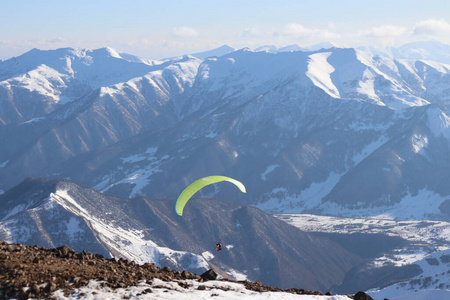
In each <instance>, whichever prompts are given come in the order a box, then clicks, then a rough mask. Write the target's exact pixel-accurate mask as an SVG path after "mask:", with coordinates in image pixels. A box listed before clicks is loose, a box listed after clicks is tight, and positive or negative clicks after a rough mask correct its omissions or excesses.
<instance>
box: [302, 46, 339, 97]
mask: <svg viewBox="0 0 450 300" xmlns="http://www.w3.org/2000/svg"><path fill="white" fill-rule="evenodd" d="M331 54H332V53H331V52H322V53H315V54H311V55H310V56H308V57H309V61H308V71H307V72H306V76H308V77H309V79H311V81H312V82H313V83H314V85H316V86H317V87H319V88H321V89H322V90H323V91H324V92H325V93H327V94H328V95H330V96H331V97H333V98H340V95H339V90H338V89H337V88H336V86H335V85H334V84H333V81H332V80H331V76H330V75H331V73H333V72H334V71H335V69H334V68H333V66H332V65H330V64H329V63H328V61H327V58H328V57H329V56H330V55H331Z"/></svg>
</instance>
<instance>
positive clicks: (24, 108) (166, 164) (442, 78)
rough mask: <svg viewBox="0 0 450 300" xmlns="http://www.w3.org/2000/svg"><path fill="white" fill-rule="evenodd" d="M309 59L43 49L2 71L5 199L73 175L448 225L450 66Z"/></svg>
mask: <svg viewBox="0 0 450 300" xmlns="http://www.w3.org/2000/svg"><path fill="white" fill-rule="evenodd" d="M405 47H406V46H405ZM408 47H410V48H411V47H413V45H409V46H408ZM225 50H227V49H225ZM228 50H229V49H228ZM228 50H227V51H228ZM295 50H296V49H293V51H287V52H277V53H270V52H264V51H251V50H249V49H241V50H237V51H234V52H231V53H228V54H225V55H222V56H215V57H210V58H206V59H199V58H196V57H193V56H185V57H182V58H180V59H178V60H170V61H166V62H148V61H138V60H136V59H129V56H126V55H122V56H121V54H120V53H117V51H114V50H113V49H110V48H105V49H98V50H94V51H91V50H76V49H59V50H53V51H40V50H36V49H35V50H32V51H30V52H28V53H26V54H24V55H22V56H20V57H17V58H14V59H10V60H7V61H3V62H1V63H0V80H1V81H0V108H1V109H0V122H1V124H2V125H1V127H0V139H1V141H2V142H3V144H4V145H6V147H1V148H0V189H1V190H4V191H5V190H7V189H9V188H11V187H13V186H14V185H16V184H18V183H19V182H21V181H22V180H23V179H24V178H25V177H27V176H34V177H39V176H44V177H51V178H59V177H64V178H70V179H72V180H74V181H76V182H79V183H81V184H83V185H87V186H91V187H95V188H96V189H99V190H101V191H104V192H107V193H110V194H114V195H117V196H123V197H128V196H131V197H134V196H138V195H144V196H149V197H152V198H170V199H174V198H175V197H176V196H177V195H178V193H179V192H180V191H181V190H182V189H183V188H184V187H185V186H186V184H187V183H189V182H191V181H193V180H195V179H198V178H200V177H203V176H206V175H211V174H224V175H227V176H231V177H234V178H236V179H239V180H241V181H242V182H243V183H244V184H245V185H246V187H247V190H248V194H246V195H236V194H235V193H233V192H234V191H232V190H229V191H228V190H223V189H222V188H221V187H215V189H214V188H211V189H207V190H205V192H204V193H203V196H214V195H217V196H219V197H224V198H226V199H232V200H233V201H235V202H238V203H242V204H252V205H257V206H259V207H260V208H262V209H264V210H266V211H268V212H316V213H322V214H340V215H345V216H351V215H379V214H383V213H385V212H386V211H389V212H390V213H391V217H393V218H395V217H397V215H396V213H397V212H405V211H406V209H408V210H411V209H410V208H411V207H413V206H415V205H416V203H419V202H420V203H422V204H423V203H429V204H430V205H427V206H426V209H424V210H421V211H417V210H416V211H415V213H413V214H411V215H402V216H401V217H404V218H423V217H430V218H448V217H449V208H448V207H449V204H448V203H449V202H448V201H449V200H448V199H450V198H449V196H450V190H449V188H448V187H449V186H450V182H449V180H450V179H449V178H450V176H449V175H450V174H449V173H450V171H449V170H450V168H449V160H448V157H449V154H450V147H449V146H450V144H449V138H450V131H449V127H450V125H449V124H450V118H449V114H450V112H449V108H448V105H447V103H448V102H449V101H450V74H449V72H450V66H449V65H446V64H443V63H439V62H436V61H430V60H429V59H427V60H422V59H419V60H417V59H411V58H409V56H405V57H407V58H402V59H394V58H389V57H388V56H382V55H376V54H373V52H370V51H363V50H360V49H351V48H348V49H344V48H330V49H320V50H316V51H295ZM428 58H429V57H428ZM219 189H221V190H219ZM422 204H420V206H421V207H424V205H422Z"/></svg>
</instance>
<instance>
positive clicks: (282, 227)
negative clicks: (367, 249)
mask: <svg viewBox="0 0 450 300" xmlns="http://www.w3.org/2000/svg"><path fill="white" fill-rule="evenodd" d="M0 205H1V207H2V210H1V212H0V220H1V222H0V239H1V240H7V241H15V242H16V243H23V244H26V245H40V246H41V247H47V248H54V247H59V246H62V245H70V246H71V247H72V248H73V249H74V250H75V251H79V252H81V251H83V250H88V251H90V252H93V253H96V254H101V255H103V256H105V257H107V258H110V257H116V258H117V259H119V258H122V259H127V260H133V261H135V262H137V263H139V264H144V263H147V262H154V263H155V264H157V265H158V266H161V267H164V266H169V267H171V268H173V269H178V270H180V271H182V270H189V271H192V272H195V273H197V274H202V273H203V272H205V271H206V270H208V269H210V264H212V263H213V264H214V267H215V268H220V269H219V270H224V271H225V272H226V273H227V274H230V275H232V276H234V277H236V278H238V279H240V280H243V279H247V278H250V279H257V280H259V281H261V282H263V283H265V284H272V285H274V286H278V287H285V288H291V287H302V288H307V289H313V288H320V289H321V290H330V289H332V288H335V287H337V286H340V285H341V284H342V283H343V282H344V278H345V276H346V274H347V273H348V272H349V271H350V270H351V269H352V268H354V267H356V266H357V265H360V264H361V263H362V261H363V259H362V258H361V257H360V256H358V255H356V254H353V253H351V252H350V251H348V250H345V249H344V248H343V247H341V246H340V245H339V244H337V243H335V242H333V241H331V240H330V239H328V238H324V237H320V236H318V235H315V234H310V233H305V232H302V231H300V230H299V229H298V228H296V227H294V226H291V225H288V224H287V223H286V222H284V221H281V220H279V219H277V218H275V217H272V216H270V215H268V214H266V213H264V212H262V211H261V210H259V209H257V208H254V207H250V206H241V205H237V204H233V203H229V202H224V201H218V200H214V199H193V200H191V202H190V203H189V205H188V206H186V209H185V211H184V216H183V217H180V216H178V215H176V213H175V211H174V210H173V206H174V201H173V200H167V199H166V200H164V199H159V200H158V199H148V198H143V197H139V198H133V199H124V198H118V197H114V196H109V195H103V194H101V193H98V192H96V191H95V190H93V189H91V188H88V187H81V186H79V185H77V184H75V183H73V182H71V181H67V180H44V179H27V180H25V181H24V182H22V183H21V184H20V185H18V186H17V187H15V188H13V189H11V190H9V191H8V192H6V193H5V194H3V195H1V196H0ZM218 240H220V241H221V243H222V244H223V245H224V249H223V250H222V251H221V252H217V251H215V249H214V247H215V243H216V242H217V241H218Z"/></svg>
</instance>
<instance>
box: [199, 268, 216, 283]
mask: <svg viewBox="0 0 450 300" xmlns="http://www.w3.org/2000/svg"><path fill="white" fill-rule="evenodd" d="M200 278H201V279H203V281H208V280H216V278H217V273H216V272H214V270H213V269H209V270H208V271H206V272H205V273H203V274H202V275H200Z"/></svg>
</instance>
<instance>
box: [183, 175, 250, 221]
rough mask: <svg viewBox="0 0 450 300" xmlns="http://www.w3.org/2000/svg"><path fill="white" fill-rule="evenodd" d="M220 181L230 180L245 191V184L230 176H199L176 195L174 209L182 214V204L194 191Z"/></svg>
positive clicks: (184, 203)
mask: <svg viewBox="0 0 450 300" xmlns="http://www.w3.org/2000/svg"><path fill="white" fill-rule="evenodd" d="M221 181H228V182H231V183H233V184H234V185H235V186H237V187H238V188H239V189H240V190H241V192H243V193H245V192H246V191H245V186H244V185H243V184H242V182H240V181H237V180H236V179H233V178H230V177H226V176H207V177H203V178H200V179H198V180H196V181H194V182H193V183H191V184H190V185H188V186H187V187H186V188H185V189H184V190H183V191H182V192H181V194H180V195H179V196H178V199H177V202H176V203H175V211H176V212H177V214H178V215H180V216H182V215H183V209H184V206H185V205H186V203H187V202H188V201H189V199H190V198H191V197H192V196H193V195H194V194H195V193H197V192H198V191H199V190H200V189H202V188H203V187H205V186H207V185H210V184H213V183H217V182H221Z"/></svg>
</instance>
